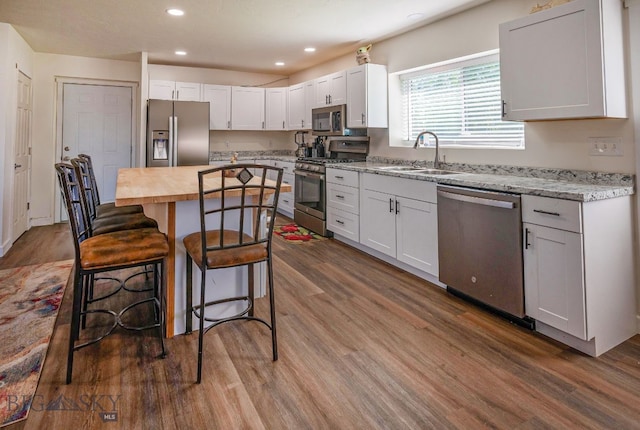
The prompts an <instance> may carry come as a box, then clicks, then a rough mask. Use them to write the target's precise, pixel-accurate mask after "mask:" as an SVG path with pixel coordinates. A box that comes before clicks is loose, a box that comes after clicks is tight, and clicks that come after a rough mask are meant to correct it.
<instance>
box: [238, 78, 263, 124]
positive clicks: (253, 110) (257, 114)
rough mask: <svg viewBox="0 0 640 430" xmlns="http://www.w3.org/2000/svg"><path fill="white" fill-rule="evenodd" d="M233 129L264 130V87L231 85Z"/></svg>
mask: <svg viewBox="0 0 640 430" xmlns="http://www.w3.org/2000/svg"><path fill="white" fill-rule="evenodd" d="M231 100H232V103H231V129H232V130H264V128H265V124H264V88H255V87H231Z"/></svg>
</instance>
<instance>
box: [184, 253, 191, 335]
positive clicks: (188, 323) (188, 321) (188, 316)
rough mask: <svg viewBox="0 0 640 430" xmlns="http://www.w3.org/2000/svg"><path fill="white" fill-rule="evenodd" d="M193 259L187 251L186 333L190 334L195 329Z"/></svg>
mask: <svg viewBox="0 0 640 430" xmlns="http://www.w3.org/2000/svg"><path fill="white" fill-rule="evenodd" d="M192 276H193V260H192V259H191V255H189V253H187V285H186V292H187V302H186V305H187V311H186V316H185V318H186V320H185V333H186V334H189V333H191V332H192V331H193V327H192V326H193V291H192V290H191V288H192V287H193V279H192Z"/></svg>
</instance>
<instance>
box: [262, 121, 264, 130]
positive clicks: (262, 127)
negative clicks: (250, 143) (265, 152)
mask: <svg viewBox="0 0 640 430" xmlns="http://www.w3.org/2000/svg"><path fill="white" fill-rule="evenodd" d="M262 128H263V129H264V121H262Z"/></svg>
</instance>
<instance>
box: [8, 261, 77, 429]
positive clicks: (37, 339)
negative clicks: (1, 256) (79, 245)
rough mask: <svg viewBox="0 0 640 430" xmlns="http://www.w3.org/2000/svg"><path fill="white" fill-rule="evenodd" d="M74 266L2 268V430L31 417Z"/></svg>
mask: <svg viewBox="0 0 640 430" xmlns="http://www.w3.org/2000/svg"><path fill="white" fill-rule="evenodd" d="M72 266H73V260H65V261H56V262H53V263H45V264H37V265H33V266H23V267H17V268H15V269H7V270H0V326H1V327H2V329H1V332H0V427H1V426H5V425H8V424H11V423H14V422H16V421H19V420H22V419H25V418H26V417H27V414H28V413H29V408H30V406H31V401H32V400H33V396H34V395H35V393H36V388H37V386H38V380H39V379H40V371H41V370H42V365H43V363H44V359H45V356H46V354H47V349H48V347H49V340H50V339H51V335H52V334H53V328H54V325H55V322H56V317H57V316H58V309H59V307H60V302H61V301H62V296H63V295H64V290H65V287H66V285H67V281H68V280H69V274H70V272H71V267H72Z"/></svg>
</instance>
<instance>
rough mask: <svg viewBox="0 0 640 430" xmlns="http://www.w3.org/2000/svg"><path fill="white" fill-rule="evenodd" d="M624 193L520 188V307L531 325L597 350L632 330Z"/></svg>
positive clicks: (627, 212)
mask: <svg viewBox="0 0 640 430" xmlns="http://www.w3.org/2000/svg"><path fill="white" fill-rule="evenodd" d="M632 212H633V210H632V205H631V199H630V198H629V197H618V198H614V199H607V200H600V201H595V202H587V203H581V202H576V201H568V200H562V199H553V198H547V197H538V196H528V195H525V196H522V218H523V231H524V240H523V242H524V245H523V246H524V250H523V254H524V282H525V312H526V314H527V315H528V316H530V317H531V318H533V319H535V320H536V330H537V331H539V332H541V333H543V334H546V335H548V336H550V337H552V338H554V339H556V340H558V341H561V342H564V343H566V344H568V345H570V346H572V347H574V348H576V349H579V350H580V351H582V352H584V353H586V354H589V355H592V356H597V355H600V354H601V353H603V352H605V351H607V350H608V349H610V348H612V347H614V346H616V345H618V344H619V343H621V342H623V341H625V340H627V339H628V338H630V337H631V336H633V335H634V334H635V333H636V327H635V324H636V323H635V319H636V311H635V303H636V302H635V300H636V299H635V274H634V267H633V266H634V264H633V240H632V238H631V237H630V236H631V235H629V231H631V229H632V222H633V221H632Z"/></svg>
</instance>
